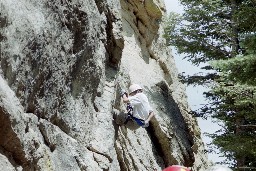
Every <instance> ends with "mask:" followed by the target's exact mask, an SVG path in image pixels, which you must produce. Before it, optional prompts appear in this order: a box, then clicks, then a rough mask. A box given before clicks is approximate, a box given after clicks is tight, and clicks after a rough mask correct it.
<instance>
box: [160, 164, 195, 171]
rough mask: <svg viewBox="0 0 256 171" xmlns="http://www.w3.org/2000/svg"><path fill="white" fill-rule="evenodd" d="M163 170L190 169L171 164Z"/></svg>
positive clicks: (178, 170) (188, 170)
mask: <svg viewBox="0 0 256 171" xmlns="http://www.w3.org/2000/svg"><path fill="white" fill-rule="evenodd" d="M163 171H190V169H188V168H187V167H184V166H179V165H172V166H169V167H167V168H165V169H164V170H163Z"/></svg>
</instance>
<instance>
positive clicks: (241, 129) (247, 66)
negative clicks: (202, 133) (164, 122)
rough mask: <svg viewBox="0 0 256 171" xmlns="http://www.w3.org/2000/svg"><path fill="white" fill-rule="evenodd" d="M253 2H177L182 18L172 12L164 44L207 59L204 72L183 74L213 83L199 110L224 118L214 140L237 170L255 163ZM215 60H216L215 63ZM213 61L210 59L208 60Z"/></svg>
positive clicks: (191, 56) (195, 59) (187, 78)
mask: <svg viewBox="0 0 256 171" xmlns="http://www.w3.org/2000/svg"><path fill="white" fill-rule="evenodd" d="M255 3H256V1H254V0H201V1H199V0H181V4H182V5H183V6H184V7H185V13H184V14H183V16H178V15H174V14H171V15H170V17H169V21H168V24H167V25H168V27H166V29H165V32H166V35H165V37H166V39H167V42H168V45H172V46H175V47H176V48H177V49H178V52H179V53H185V54H186V57H185V58H187V59H188V60H189V61H191V62H192V64H194V65H198V64H200V63H205V62H210V63H211V65H210V66H206V67H204V68H203V69H205V70H209V69H214V70H215V72H213V73H212V72H211V73H207V74H206V75H193V76H183V77H182V78H183V79H184V81H185V82H186V83H188V84H203V85H205V84H206V83H207V84H209V83H211V85H212V89H211V91H209V92H205V95H206V98H208V99H210V100H211V103H209V104H207V105H206V106H205V107H204V108H202V109H201V111H200V113H197V114H199V115H200V116H201V115H206V114H210V115H211V116H212V117H215V118H217V119H219V120H222V121H224V126H223V130H222V131H221V132H219V133H216V134H214V135H212V137H213V138H214V141H213V142H214V144H215V145H217V146H218V147H219V148H220V150H221V151H222V152H223V153H224V155H225V156H226V157H227V158H228V159H229V160H230V161H234V162H235V165H234V167H236V168H237V169H238V170H239V168H244V167H250V168H253V167H256V163H255V158H256V146H255V136H256V135H255V131H256V126H255V125H256V117H255V116H254V115H256V102H255V101H256V100H255V93H256V92H255V91H256V89H255V86H256V79H255V77H256V75H255V74H254V73H255V71H256V62H255V61H256V59H255V55H254V54H255V50H256V48H255V47H256V46H255V45H256V38H255V28H256V27H255V25H256V23H255V21H256V20H255V17H256V13H255V11H256V8H255ZM216 60H217V61H216ZM211 61H214V62H211Z"/></svg>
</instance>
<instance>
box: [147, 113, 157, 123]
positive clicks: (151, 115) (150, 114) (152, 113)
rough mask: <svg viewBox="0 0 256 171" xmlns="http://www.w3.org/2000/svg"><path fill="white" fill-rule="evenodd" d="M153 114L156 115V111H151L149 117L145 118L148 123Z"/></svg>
mask: <svg viewBox="0 0 256 171" xmlns="http://www.w3.org/2000/svg"><path fill="white" fill-rule="evenodd" d="M153 116H155V113H154V112H153V111H151V112H150V113H149V116H148V119H146V120H145V123H148V122H149V121H150V120H151V119H152V118H153Z"/></svg>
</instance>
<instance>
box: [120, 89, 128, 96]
mask: <svg viewBox="0 0 256 171" xmlns="http://www.w3.org/2000/svg"><path fill="white" fill-rule="evenodd" d="M120 94H121V97H123V95H124V94H125V95H126V97H127V93H126V91H125V90H123V89H122V90H121V91H120Z"/></svg>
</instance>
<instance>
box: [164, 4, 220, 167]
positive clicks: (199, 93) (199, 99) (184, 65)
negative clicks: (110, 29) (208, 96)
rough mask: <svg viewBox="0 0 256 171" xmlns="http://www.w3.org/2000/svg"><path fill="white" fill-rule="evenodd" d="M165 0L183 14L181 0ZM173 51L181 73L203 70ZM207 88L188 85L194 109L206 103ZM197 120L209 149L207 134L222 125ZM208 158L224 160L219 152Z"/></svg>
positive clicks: (175, 10)
mask: <svg viewBox="0 0 256 171" xmlns="http://www.w3.org/2000/svg"><path fill="white" fill-rule="evenodd" d="M164 1H165V5H166V9H167V12H168V13H169V12H176V13H179V14H181V13H182V12H183V8H182V5H181V4H179V0H164ZM172 51H173V56H174V58H175V63H176V66H177V68H178V71H179V73H181V72H185V73H187V74H188V73H189V74H193V73H198V72H202V70H200V67H196V66H193V65H191V64H190V63H189V62H188V61H186V60H183V59H182V58H183V57H184V56H183V55H180V54H177V52H176V50H175V48H172ZM206 90H207V88H205V87H202V86H197V87H194V86H189V87H187V90H186V93H187V96H188V104H189V106H190V108H191V109H192V110H196V109H198V108H199V107H200V106H201V105H202V104H205V103H206V101H205V99H204V97H203V92H204V91H206ZM197 120H198V124H199V127H200V129H201V134H202V139H203V142H204V143H205V146H206V149H207V145H206V144H207V143H210V142H211V139H210V138H209V137H207V136H205V134H207V133H214V132H216V131H217V130H219V129H220V127H219V126H218V124H217V123H214V121H213V120H211V119H207V120H203V119H201V118H198V119H197ZM208 158H209V160H212V161H213V162H214V163H215V162H220V161H223V160H224V159H223V158H222V157H219V155H218V154H208Z"/></svg>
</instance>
